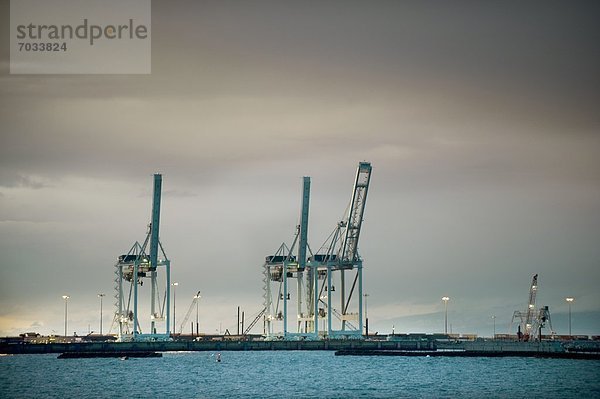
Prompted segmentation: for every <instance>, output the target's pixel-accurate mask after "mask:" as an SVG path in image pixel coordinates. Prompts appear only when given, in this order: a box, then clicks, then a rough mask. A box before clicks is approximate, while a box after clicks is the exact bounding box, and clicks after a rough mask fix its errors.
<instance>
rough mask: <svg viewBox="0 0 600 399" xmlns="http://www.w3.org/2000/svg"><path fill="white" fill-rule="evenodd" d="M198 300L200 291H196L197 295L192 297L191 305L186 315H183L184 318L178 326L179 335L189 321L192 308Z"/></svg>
mask: <svg viewBox="0 0 600 399" xmlns="http://www.w3.org/2000/svg"><path fill="white" fill-rule="evenodd" d="M199 300H200V291H198V293H197V294H196V295H195V296H194V299H193V300H192V303H191V305H190V307H189V309H188V311H187V313H186V314H185V317H184V318H183V321H182V322H181V325H180V326H179V334H181V332H182V331H183V327H184V326H185V325H186V324H187V322H188V320H189V319H190V316H191V314H192V310H194V306H195V305H196V303H197V302H198V301H199Z"/></svg>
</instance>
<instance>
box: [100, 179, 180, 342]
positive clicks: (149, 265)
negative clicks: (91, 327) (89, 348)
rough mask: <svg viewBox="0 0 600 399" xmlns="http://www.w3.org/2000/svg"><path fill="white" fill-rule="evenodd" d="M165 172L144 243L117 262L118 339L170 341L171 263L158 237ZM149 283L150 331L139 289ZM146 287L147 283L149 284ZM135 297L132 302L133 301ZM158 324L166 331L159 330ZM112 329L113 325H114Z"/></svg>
mask: <svg viewBox="0 0 600 399" xmlns="http://www.w3.org/2000/svg"><path fill="white" fill-rule="evenodd" d="M161 189H162V175H160V174H155V175H154V190H153V196H152V215H151V222H150V225H149V228H148V232H147V234H146V238H145V240H144V243H143V244H140V243H139V242H138V241H136V242H135V243H134V244H133V246H132V247H131V248H130V249H129V251H128V252H127V253H126V254H125V255H121V256H119V257H118V260H117V263H116V265H115V299H116V303H115V307H116V311H115V318H114V320H113V326H114V325H115V324H116V325H117V326H118V331H117V333H118V340H119V341H144V340H154V341H157V340H168V339H169V336H170V334H169V325H170V309H171V307H170V297H171V293H170V288H171V262H170V260H169V259H168V257H167V255H166V254H165V251H164V249H163V246H162V244H161V242H160V240H159V226H160V201H161ZM148 280H149V282H150V309H149V311H150V330H149V332H147V333H142V329H141V326H140V312H139V305H140V303H139V302H140V291H141V290H142V287H143V285H144V281H148ZM146 286H147V285H146ZM132 299H133V303H132ZM159 324H161V325H162V327H164V333H160V332H158V331H159V330H158V328H159ZM111 329H112V327H111Z"/></svg>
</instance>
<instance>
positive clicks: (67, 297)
mask: <svg viewBox="0 0 600 399" xmlns="http://www.w3.org/2000/svg"><path fill="white" fill-rule="evenodd" d="M62 297H63V299H64V300H65V337H66V336H67V309H68V305H67V303H68V301H69V298H71V297H70V296H68V295H63V296H62Z"/></svg>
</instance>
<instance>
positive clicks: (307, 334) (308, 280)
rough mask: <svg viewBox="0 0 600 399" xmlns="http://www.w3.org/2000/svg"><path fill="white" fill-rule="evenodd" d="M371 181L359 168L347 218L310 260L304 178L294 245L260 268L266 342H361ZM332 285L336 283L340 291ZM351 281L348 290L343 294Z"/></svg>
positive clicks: (365, 166)
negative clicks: (362, 252)
mask: <svg viewBox="0 0 600 399" xmlns="http://www.w3.org/2000/svg"><path fill="white" fill-rule="evenodd" d="M370 180H371V164H370V163H369V162H360V163H359V165H358V169H357V172H356V179H355V182H354V187H353V191H352V198H351V201H350V206H349V211H348V213H347V217H346V218H345V219H344V220H342V221H340V222H339V223H337V225H336V228H335V230H334V232H333V233H332V234H331V235H330V236H329V238H328V239H327V240H326V242H325V244H323V246H322V247H321V250H320V251H318V252H317V254H312V251H311V250H310V246H309V245H308V240H307V232H308V204H309V197H310V178H309V177H304V182H303V190H302V210H301V217H300V224H299V225H298V226H297V228H296V234H295V236H294V240H293V243H292V245H291V247H288V246H287V245H286V244H285V243H283V244H281V246H280V247H279V249H278V250H277V251H276V252H275V254H274V255H270V256H267V257H266V261H265V265H264V278H263V282H264V285H265V289H264V300H265V303H264V304H265V308H264V310H263V311H264V313H265V316H264V317H265V330H266V336H267V339H319V338H321V337H325V336H326V337H351V338H362V327H361V326H362V320H363V317H362V308H363V307H362V298H363V292H362V291H363V288H362V259H361V258H360V256H359V254H358V240H359V237H360V232H361V228H362V222H363V215H364V210H365V204H366V199H367V192H368V189H369V183H370ZM296 245H298V249H297V252H296V250H295V249H296ZM309 255H310V256H309ZM352 273H353V274H354V278H353V279H352V280H347V277H348V276H347V274H352ZM288 280H295V281H288ZM335 281H337V282H339V286H338V287H339V288H338V291H336V289H335V285H334V282H335ZM349 281H352V285H351V288H350V290H349V291H347V287H346V284H347V282H349ZM294 286H295V288H294ZM355 291H358V293H357V294H356V295H354V294H355ZM292 299H295V300H296V310H295V314H292V313H293V311H292V310H291V309H290V308H291V307H290V306H288V301H290V300H292ZM334 299H336V300H337V299H339V306H334V305H333V301H334ZM334 319H335V320H336V322H337V321H339V323H338V325H337V326H334ZM292 320H293V321H294V322H295V328H294V329H293V330H289V329H288V328H289V323H288V322H289V321H292ZM319 321H323V322H325V321H326V322H327V327H323V328H322V329H321V330H319ZM278 323H279V324H280V323H282V330H283V331H275V324H278ZM253 324H255V323H253Z"/></svg>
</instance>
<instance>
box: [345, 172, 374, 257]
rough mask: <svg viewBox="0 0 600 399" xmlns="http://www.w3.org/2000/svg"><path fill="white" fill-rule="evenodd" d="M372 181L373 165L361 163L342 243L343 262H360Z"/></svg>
mask: <svg viewBox="0 0 600 399" xmlns="http://www.w3.org/2000/svg"><path fill="white" fill-rule="evenodd" d="M370 181H371V163H370V162H360V163H359V164H358V169H357V171H356V180H355V182H354V192H353V194H352V203H351V204H350V211H349V212H348V220H347V221H346V234H345V236H344V241H343V243H342V251H341V255H342V261H344V262H356V261H358V259H359V258H358V239H359V237H360V229H361V226H362V221H363V214H364V211H365V204H366V202H367V192H368V191H369V182H370Z"/></svg>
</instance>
